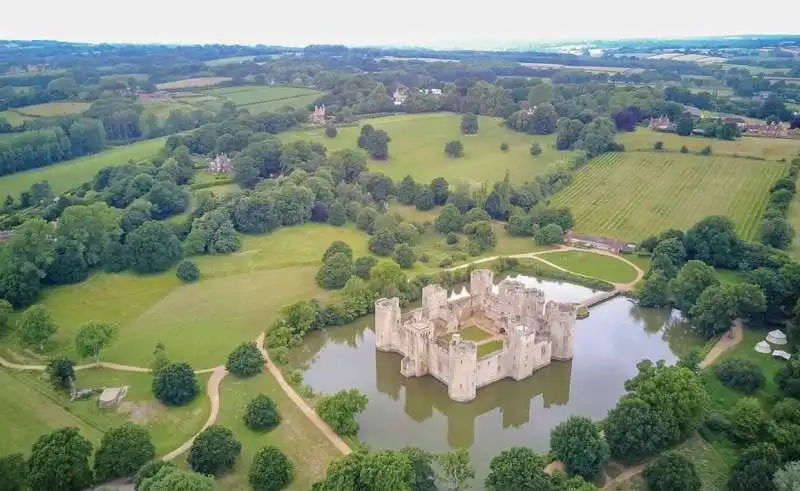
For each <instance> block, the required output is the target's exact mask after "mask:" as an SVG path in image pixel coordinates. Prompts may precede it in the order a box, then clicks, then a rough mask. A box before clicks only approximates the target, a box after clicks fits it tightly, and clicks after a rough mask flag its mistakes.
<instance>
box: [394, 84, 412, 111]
mask: <svg viewBox="0 0 800 491" xmlns="http://www.w3.org/2000/svg"><path fill="white" fill-rule="evenodd" d="M392 99H394V105H395V106H400V105H402V104H404V103H405V102H406V100H407V99H408V91H407V90H406V89H405V88H403V87H398V88H396V89H394V93H393V94H392Z"/></svg>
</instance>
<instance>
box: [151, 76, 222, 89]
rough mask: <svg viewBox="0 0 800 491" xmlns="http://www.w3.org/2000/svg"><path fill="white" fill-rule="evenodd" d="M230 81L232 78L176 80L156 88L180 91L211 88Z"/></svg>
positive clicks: (157, 85)
mask: <svg viewBox="0 0 800 491" xmlns="http://www.w3.org/2000/svg"><path fill="white" fill-rule="evenodd" d="M230 80H231V78H230V77H195V78H185V79H182V80H174V81H172V82H164V83H160V84H156V88H157V89H158V90H180V89H191V88H195V87H210V86H213V85H219V84H221V83H223V82H229V81H230Z"/></svg>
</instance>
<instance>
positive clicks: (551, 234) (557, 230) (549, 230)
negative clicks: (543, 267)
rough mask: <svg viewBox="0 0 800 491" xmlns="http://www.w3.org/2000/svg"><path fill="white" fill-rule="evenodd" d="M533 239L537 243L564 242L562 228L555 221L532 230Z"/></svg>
mask: <svg viewBox="0 0 800 491" xmlns="http://www.w3.org/2000/svg"><path fill="white" fill-rule="evenodd" d="M533 240H535V241H536V243H537V244H539V245H548V244H561V243H562V242H564V230H563V229H562V228H561V227H560V226H559V225H558V224H557V223H548V224H547V225H545V226H544V227H539V228H537V229H535V230H534V232H533Z"/></svg>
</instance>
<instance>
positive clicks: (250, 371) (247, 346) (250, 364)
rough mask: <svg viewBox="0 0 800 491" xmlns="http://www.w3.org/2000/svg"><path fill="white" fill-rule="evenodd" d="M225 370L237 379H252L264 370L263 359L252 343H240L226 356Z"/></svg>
mask: <svg viewBox="0 0 800 491" xmlns="http://www.w3.org/2000/svg"><path fill="white" fill-rule="evenodd" d="M225 368H226V369H227V370H228V371H229V372H230V373H232V374H234V375H236V376H237V377H243V378H244V377H252V376H253V375H257V374H259V373H261V371H262V370H263V369H264V358H263V357H262V356H261V351H259V350H258V347H257V346H256V343H254V342H253V341H250V342H246V343H242V344H240V345H239V346H237V347H236V348H234V350H233V351H231V354H230V355H228V363H226V364H225Z"/></svg>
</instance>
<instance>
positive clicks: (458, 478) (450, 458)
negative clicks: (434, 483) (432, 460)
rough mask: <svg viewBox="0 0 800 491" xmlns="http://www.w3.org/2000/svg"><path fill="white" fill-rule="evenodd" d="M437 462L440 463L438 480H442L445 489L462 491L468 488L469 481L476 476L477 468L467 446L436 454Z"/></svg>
mask: <svg viewBox="0 0 800 491" xmlns="http://www.w3.org/2000/svg"><path fill="white" fill-rule="evenodd" d="M436 462H437V463H438V464H439V472H438V473H437V476H438V480H439V481H441V482H442V485H443V487H444V488H443V489H446V490H450V491H462V490H464V489H467V486H468V485H467V482H468V481H469V480H470V479H474V478H475V470H474V469H473V468H472V462H470V460H469V452H467V450H466V449H465V448H459V449H456V450H453V451H452V452H445V453H440V454H438V455H437V456H436Z"/></svg>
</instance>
